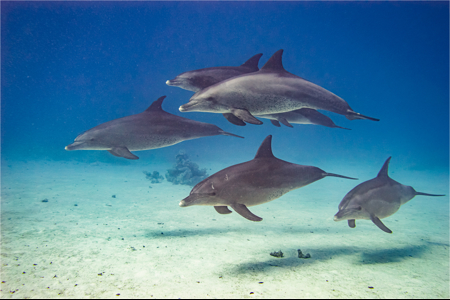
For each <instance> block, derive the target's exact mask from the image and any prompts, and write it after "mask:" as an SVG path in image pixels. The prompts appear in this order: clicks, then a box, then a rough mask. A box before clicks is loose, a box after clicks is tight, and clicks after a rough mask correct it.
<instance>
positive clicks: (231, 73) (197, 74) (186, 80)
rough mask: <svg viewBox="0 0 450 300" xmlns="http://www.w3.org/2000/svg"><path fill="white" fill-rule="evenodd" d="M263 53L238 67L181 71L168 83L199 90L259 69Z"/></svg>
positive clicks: (167, 82) (190, 89) (189, 89)
mask: <svg viewBox="0 0 450 300" xmlns="http://www.w3.org/2000/svg"><path fill="white" fill-rule="evenodd" d="M261 56H262V53H259V54H256V55H254V56H252V57H251V58H250V59H249V60H247V61H246V62H245V63H243V64H242V65H240V66H238V67H212V68H204V69H198V70H194V71H188V72H184V73H181V74H180V75H178V76H177V77H175V78H174V79H172V80H167V81H166V84H167V85H170V86H177V87H180V88H182V89H185V90H188V91H193V92H197V91H200V90H202V89H204V88H206V87H208V86H210V85H213V84H216V83H218V82H220V81H223V80H225V79H228V78H231V77H235V76H238V75H242V74H247V73H251V72H256V71H258V70H259V68H258V63H259V59H260V58H261Z"/></svg>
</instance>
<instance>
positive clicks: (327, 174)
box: [324, 172, 358, 180]
mask: <svg viewBox="0 0 450 300" xmlns="http://www.w3.org/2000/svg"><path fill="white" fill-rule="evenodd" d="M324 176H331V177H339V178H345V179H353V180H358V178H353V177H347V176H343V175H339V174H334V173H326V172H325V173H324Z"/></svg>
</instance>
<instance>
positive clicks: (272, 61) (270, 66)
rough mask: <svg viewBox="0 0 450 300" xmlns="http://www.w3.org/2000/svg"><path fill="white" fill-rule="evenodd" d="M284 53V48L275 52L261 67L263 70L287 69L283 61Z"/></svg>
mask: <svg viewBox="0 0 450 300" xmlns="http://www.w3.org/2000/svg"><path fill="white" fill-rule="evenodd" d="M282 55H283V49H280V50H278V51H277V52H275V53H274V54H273V55H272V57H271V58H269V60H268V61H267V62H266V64H265V65H264V66H263V67H262V68H261V70H277V71H286V70H285V69H284V67H283V62H282V61H281V56H282Z"/></svg>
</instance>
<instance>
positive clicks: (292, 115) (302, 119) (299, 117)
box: [244, 108, 350, 130]
mask: <svg viewBox="0 0 450 300" xmlns="http://www.w3.org/2000/svg"><path fill="white" fill-rule="evenodd" d="M257 117H259V118H264V119H270V121H271V122H272V124H273V125H275V126H277V127H280V126H281V125H280V123H281V124H283V125H285V126H288V127H291V128H292V127H293V126H292V125H291V123H294V124H314V125H322V126H327V127H331V128H342V129H347V130H350V129H348V128H345V127H341V126H337V125H336V124H334V122H333V121H332V120H331V119H330V118H329V117H327V116H325V115H324V114H322V113H320V112H318V111H317V110H315V109H311V108H300V109H297V110H293V111H288V112H285V113H279V114H267V115H257ZM244 125H245V123H244Z"/></svg>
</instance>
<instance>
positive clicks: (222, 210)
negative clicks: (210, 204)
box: [214, 206, 232, 215]
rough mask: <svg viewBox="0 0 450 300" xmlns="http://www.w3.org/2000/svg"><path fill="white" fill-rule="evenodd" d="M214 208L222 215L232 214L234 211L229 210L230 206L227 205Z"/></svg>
mask: <svg viewBox="0 0 450 300" xmlns="http://www.w3.org/2000/svg"><path fill="white" fill-rule="evenodd" d="M214 208H215V209H216V211H217V212H218V213H219V214H221V215H227V214H231V213H232V211H231V210H229V209H228V207H226V206H214Z"/></svg>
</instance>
